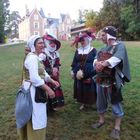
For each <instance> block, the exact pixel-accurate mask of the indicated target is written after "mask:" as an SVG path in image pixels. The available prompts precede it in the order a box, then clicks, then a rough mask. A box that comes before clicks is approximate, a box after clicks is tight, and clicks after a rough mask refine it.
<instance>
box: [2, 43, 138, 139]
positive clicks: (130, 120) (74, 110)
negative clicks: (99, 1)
mask: <svg viewBox="0 0 140 140" xmlns="http://www.w3.org/2000/svg"><path fill="white" fill-rule="evenodd" d="M125 43H126V46H127V50H128V55H129V60H130V66H131V76H132V80H131V82H130V83H127V84H126V86H125V87H124V89H123V96H124V102H123V106H124V111H125V116H124V119H123V121H122V134H121V140H139V137H140V133H139V132H140V117H139V116H140V95H139V87H140V83H139V79H140V61H139V60H140V58H139V52H140V47H139V46H140V42H125ZM94 47H96V48H97V49H99V48H100V47H101V43H99V42H94ZM74 52H75V48H72V47H70V46H69V43H68V42H62V47H61V49H60V57H61V64H62V66H61V83H62V88H63V91H64V96H65V107H64V108H63V109H62V110H60V111H58V112H56V113H54V114H50V115H49V117H48V127H47V138H48V139H47V140H110V138H109V136H108V135H109V133H110V131H111V130H112V128H113V124H114V122H113V121H114V120H113V118H112V116H111V108H109V110H108V112H107V114H106V124H105V126H103V128H101V129H99V130H93V129H92V128H91V124H92V123H93V122H96V120H97V119H98V114H97V112H96V110H95V106H93V107H92V108H89V109H88V110H86V111H83V112H80V111H79V110H78V108H79V104H78V103H75V101H74V100H73V80H72V79H71V77H70V65H71V62H72V58H73V55H74ZM23 57H24V44H21V45H14V46H6V47H0V140H16V138H17V133H16V125H15V117H14V104H15V95H16V91H17V89H18V87H19V85H20V82H21V72H22V63H23Z"/></svg>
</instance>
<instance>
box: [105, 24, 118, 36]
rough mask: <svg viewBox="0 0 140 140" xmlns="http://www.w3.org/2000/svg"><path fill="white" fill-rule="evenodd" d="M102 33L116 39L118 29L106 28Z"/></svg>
mask: <svg viewBox="0 0 140 140" xmlns="http://www.w3.org/2000/svg"><path fill="white" fill-rule="evenodd" d="M102 31H103V32H105V33H107V34H109V35H111V36H113V37H116V34H117V29H116V28H115V27H113V26H106V27H104V28H103V30H102Z"/></svg>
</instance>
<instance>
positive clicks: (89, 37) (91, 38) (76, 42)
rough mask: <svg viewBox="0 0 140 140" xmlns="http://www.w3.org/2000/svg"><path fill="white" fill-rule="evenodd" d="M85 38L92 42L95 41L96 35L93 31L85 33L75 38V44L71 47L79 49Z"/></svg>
mask: <svg viewBox="0 0 140 140" xmlns="http://www.w3.org/2000/svg"><path fill="white" fill-rule="evenodd" d="M84 38H88V39H89V41H92V40H94V39H95V35H94V34H93V32H92V31H85V32H83V33H81V34H79V35H77V36H76V37H75V39H74V42H73V43H72V44H71V46H75V47H76V48H77V47H78V43H79V42H81V41H83V40H84Z"/></svg>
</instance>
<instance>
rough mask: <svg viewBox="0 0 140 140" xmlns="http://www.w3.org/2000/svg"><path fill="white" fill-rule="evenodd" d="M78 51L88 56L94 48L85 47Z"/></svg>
mask: <svg viewBox="0 0 140 140" xmlns="http://www.w3.org/2000/svg"><path fill="white" fill-rule="evenodd" d="M77 50H78V54H88V53H89V52H90V51H91V50H92V47H91V46H90V45H87V46H85V47H80V48H78V49H77Z"/></svg>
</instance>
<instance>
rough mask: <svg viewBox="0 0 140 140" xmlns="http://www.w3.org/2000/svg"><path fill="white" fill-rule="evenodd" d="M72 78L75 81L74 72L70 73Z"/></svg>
mask: <svg viewBox="0 0 140 140" xmlns="http://www.w3.org/2000/svg"><path fill="white" fill-rule="evenodd" d="M70 76H71V78H72V79H74V72H73V71H72V70H71V71H70Z"/></svg>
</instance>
